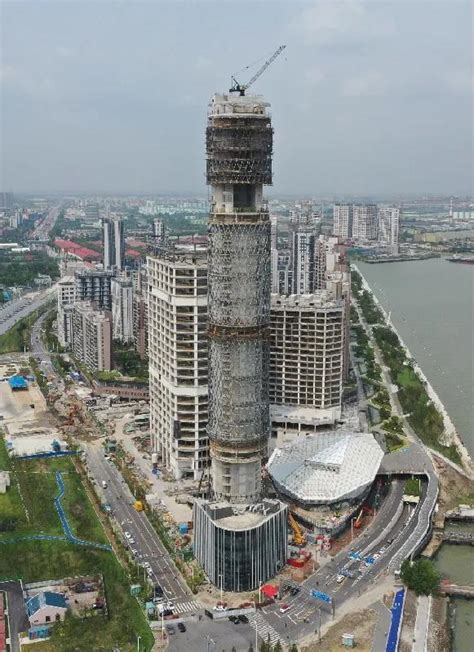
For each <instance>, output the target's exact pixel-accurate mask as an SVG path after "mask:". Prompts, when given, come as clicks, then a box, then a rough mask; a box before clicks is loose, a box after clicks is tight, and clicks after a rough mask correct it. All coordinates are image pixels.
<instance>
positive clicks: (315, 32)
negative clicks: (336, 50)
mask: <svg viewBox="0 0 474 652" xmlns="http://www.w3.org/2000/svg"><path fill="white" fill-rule="evenodd" d="M292 26H293V29H294V30H295V31H297V32H299V33H300V34H302V36H303V37H304V38H305V40H306V41H308V42H310V43H314V44H320V45H333V44H345V43H347V42H351V43H352V42H354V41H362V42H366V41H367V40H369V39H373V38H382V37H385V36H388V35H390V34H393V33H394V23H393V22H392V21H391V20H388V19H387V18H386V17H384V16H383V15H382V14H381V13H380V12H379V11H378V10H377V8H376V6H375V4H374V3H373V4H372V6H368V5H367V4H365V3H362V2H359V0H335V1H334V2H317V3H314V4H312V5H311V6H309V7H307V8H305V9H304V10H303V11H302V12H301V13H300V14H299V15H298V16H297V17H296V18H295V19H294V21H293V25H292Z"/></svg>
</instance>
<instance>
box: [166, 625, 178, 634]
mask: <svg viewBox="0 0 474 652" xmlns="http://www.w3.org/2000/svg"><path fill="white" fill-rule="evenodd" d="M166 631H167V632H168V634H169V635H170V636H172V635H173V634H176V630H175V628H174V627H173V625H166Z"/></svg>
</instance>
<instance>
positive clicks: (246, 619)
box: [239, 614, 249, 623]
mask: <svg viewBox="0 0 474 652" xmlns="http://www.w3.org/2000/svg"><path fill="white" fill-rule="evenodd" d="M239 620H240V622H241V623H248V621H249V619H248V618H247V616H246V615H245V614H240V616H239Z"/></svg>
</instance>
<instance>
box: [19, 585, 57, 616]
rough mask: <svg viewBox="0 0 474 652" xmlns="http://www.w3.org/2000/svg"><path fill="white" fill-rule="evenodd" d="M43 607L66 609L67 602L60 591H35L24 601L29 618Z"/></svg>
mask: <svg viewBox="0 0 474 652" xmlns="http://www.w3.org/2000/svg"><path fill="white" fill-rule="evenodd" d="M43 607H57V608H58V607H59V608H60V609H67V602H66V599H65V598H64V596H63V595H62V593H54V592H53V591H43V592H42V593H37V594H36V595H34V596H33V597H32V598H30V599H29V600H27V602H26V610H27V612H28V616H29V617H30V618H31V616H33V615H34V614H35V613H36V612H37V611H39V610H40V609H42V608H43Z"/></svg>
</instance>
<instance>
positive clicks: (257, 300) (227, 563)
mask: <svg viewBox="0 0 474 652" xmlns="http://www.w3.org/2000/svg"><path fill="white" fill-rule="evenodd" d="M234 90H238V91H239V96H237V97H236V96H233V95H231V94H229V95H214V97H213V98H212V101H211V104H210V107H209V114H208V125H207V131H206V145H207V183H208V184H209V185H211V188H212V190H211V192H212V201H211V210H210V214H209V251H208V287H209V291H208V337H209V422H208V436H209V444H210V457H211V473H210V475H211V478H210V490H209V499H208V500H206V499H197V500H196V502H195V507H194V528H195V539H194V549H195V554H196V558H197V559H198V561H199V562H200V564H201V565H202V567H203V569H204V571H205V572H206V574H207V576H208V577H209V579H210V580H211V582H212V583H213V584H215V585H219V586H221V587H223V588H225V590H227V591H237V592H240V591H249V590H252V589H254V588H256V587H258V586H259V585H260V584H261V583H263V582H266V581H267V580H268V579H269V578H271V577H273V576H274V575H275V574H276V573H277V572H278V571H279V570H280V569H281V568H282V567H283V566H284V565H285V563H286V558H287V534H286V527H287V526H286V522H287V516H286V513H287V510H286V506H285V505H284V504H283V503H281V502H280V501H279V500H267V499H265V500H263V492H262V460H263V457H264V455H265V453H266V449H267V443H268V438H269V435H270V403H269V341H268V331H269V326H270V289H271V287H270V286H271V275H270V231H271V226H270V218H269V214H268V210H267V208H266V206H265V204H264V200H263V185H264V184H266V185H269V184H271V183H272V150H273V130H272V126H271V119H270V116H269V114H268V111H267V109H268V106H269V105H268V104H267V103H266V102H265V101H264V100H263V99H262V98H261V97H260V96H245V88H243V89H242V88H235V89H234Z"/></svg>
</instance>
